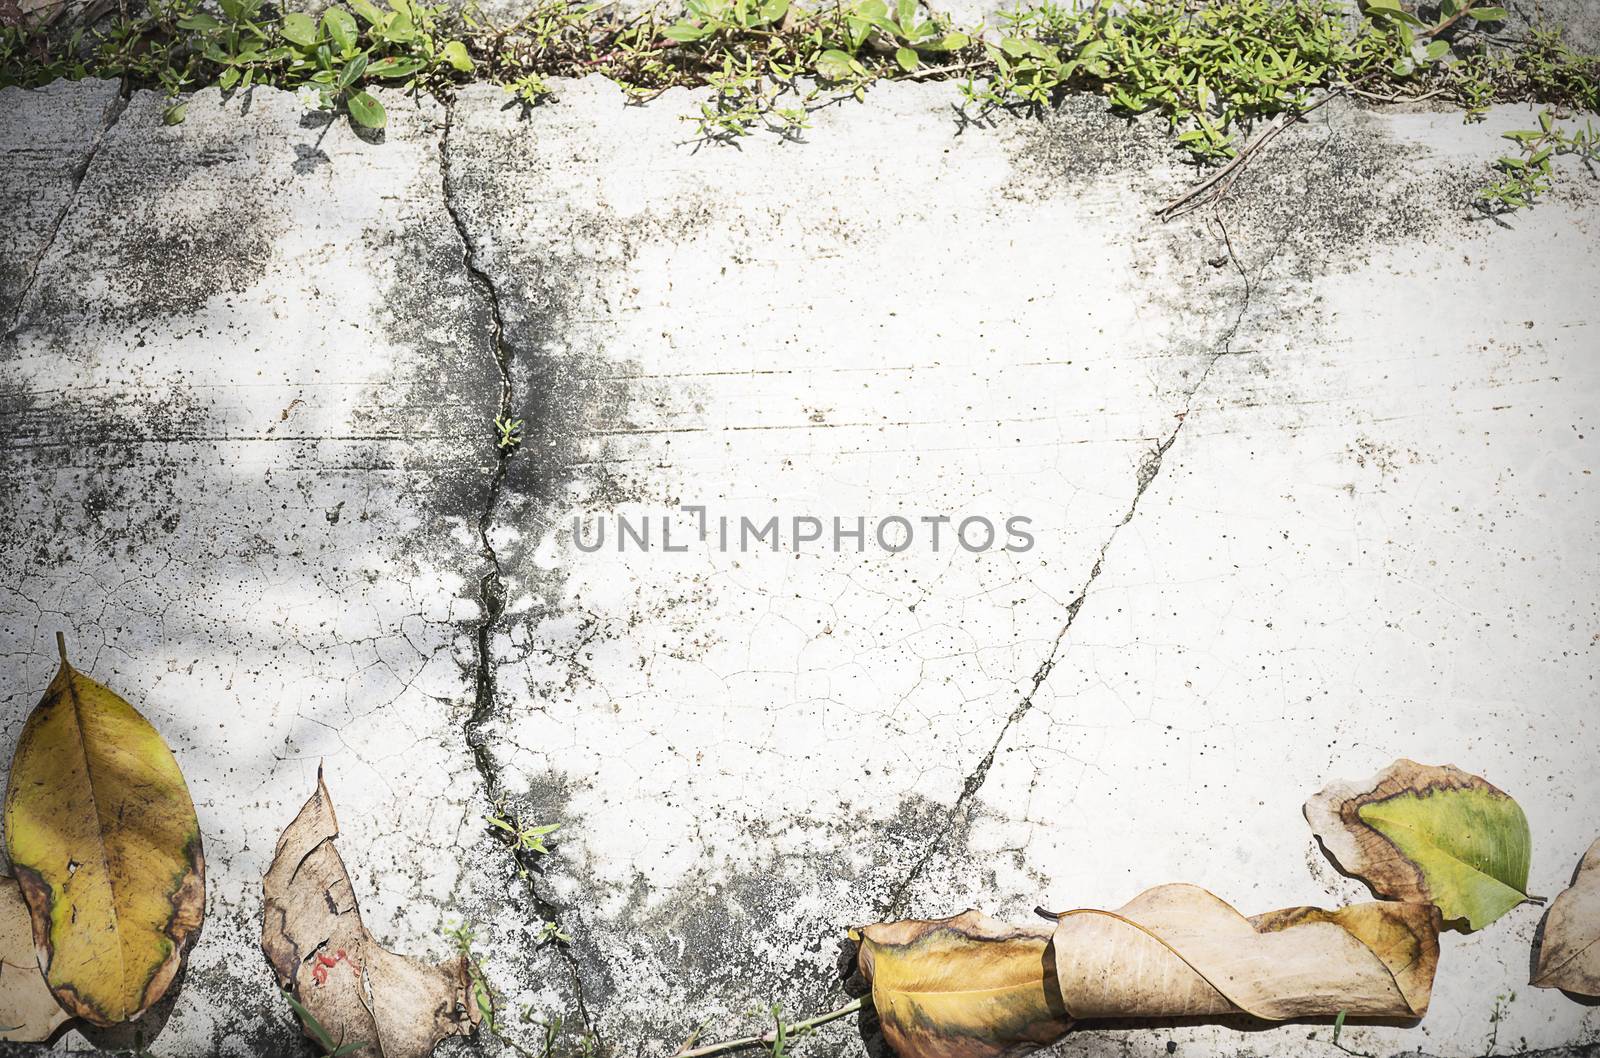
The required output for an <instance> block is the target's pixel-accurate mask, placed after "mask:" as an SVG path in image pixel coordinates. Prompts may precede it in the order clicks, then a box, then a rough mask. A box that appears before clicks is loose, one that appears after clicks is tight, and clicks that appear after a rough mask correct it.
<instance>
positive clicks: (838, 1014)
mask: <svg viewBox="0 0 1600 1058" xmlns="http://www.w3.org/2000/svg"><path fill="white" fill-rule="evenodd" d="M865 1002H866V997H865V996H862V997H860V998H858V999H852V1000H851V1001H850V1002H848V1003H846V1004H845V1005H844V1006H842V1007H840V1008H839V1009H838V1010H830V1011H828V1012H827V1013H826V1014H818V1015H817V1016H816V1017H814V1018H807V1019H806V1020H804V1021H797V1022H795V1023H794V1024H792V1025H785V1026H784V1034H785V1035H787V1036H791V1037H792V1036H794V1035H795V1034H796V1033H800V1032H807V1031H810V1030H811V1029H814V1028H816V1027H817V1026H819V1025H826V1024H827V1023H828V1022H830V1021H838V1020H839V1019H840V1018H842V1017H848V1016H849V1015H851V1014H854V1013H855V1012H856V1011H858V1010H860V1009H861V1008H862V1006H863V1005H864V1004H865ZM777 1039H778V1032H777V1030H776V1029H774V1030H773V1031H771V1032H765V1033H762V1034H761V1035H760V1036H742V1037H740V1038H739V1039H737V1040H728V1041H727V1042H725V1043H711V1044H707V1045H706V1046H704V1047H696V1048H695V1049H694V1050H692V1051H691V1050H686V1049H683V1048H680V1049H679V1050H678V1051H677V1053H676V1054H675V1055H674V1056H673V1058H706V1056H707V1055H712V1054H726V1053H727V1052H729V1051H743V1050H748V1049H749V1048H751V1047H771V1046H772V1045H773V1044H774V1043H775V1042H777ZM693 1042H694V1037H692V1036H691V1037H690V1038H689V1043H693ZM687 1046H688V1044H687V1043H686V1044H685V1045H684V1047H685V1048H686V1047H687Z"/></svg>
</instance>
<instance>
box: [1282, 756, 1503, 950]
mask: <svg viewBox="0 0 1600 1058" xmlns="http://www.w3.org/2000/svg"><path fill="white" fill-rule="evenodd" d="M1305 814H1306V820H1307V821H1308V822H1309V823H1310V824H1311V829H1312V830H1313V831H1314V832H1315V833H1316V835H1317V837H1318V838H1319V839H1321V841H1322V844H1323V846H1324V847H1325V848H1326V849H1327V850H1328V853H1329V854H1330V855H1331V856H1332V857H1333V858H1334V860H1335V861H1336V862H1337V863H1338V864H1339V866H1340V868H1341V869H1343V870H1344V871H1346V872H1347V873H1349V874H1353V875H1355V876H1356V877H1358V878H1361V879H1362V880H1363V881H1365V882H1366V883H1367V885H1368V886H1370V887H1371V888H1372V891H1373V892H1375V893H1377V894H1378V895H1379V896H1386V897H1390V898H1392V899H1395V900H1413V901H1428V902H1431V903H1433V904H1435V905H1437V906H1438V908H1439V910H1440V911H1441V912H1443V914H1444V917H1445V919H1446V920H1448V921H1465V922H1466V923H1467V925H1468V926H1469V928H1471V929H1482V928H1483V927H1484V926H1486V925H1488V924H1489V923H1491V922H1493V921H1494V920H1495V919H1497V918H1499V917H1500V916H1501V915H1503V914H1505V913H1506V912H1507V911H1509V910H1511V909H1512V908H1513V907H1516V906H1517V905H1518V904H1520V903H1522V902H1523V901H1525V900H1527V899H1528V894H1527V886H1528V864H1529V860H1530V858H1531V856H1532V847H1533V842H1532V838H1531V836H1530V835H1529V833H1528V819H1527V817H1526V816H1524V815H1523V814H1522V809H1521V807H1520V806H1518V804H1517V803H1516V802H1515V801H1513V800H1512V799H1511V797H1510V796H1509V795H1507V794H1506V793H1505V792H1504V791H1502V790H1499V789H1497V788H1495V787H1494V786H1491V785H1490V784H1489V783H1488V782H1486V781H1484V780H1483V779H1481V778H1479V777H1478V776H1476V775H1469V774H1468V773H1466V772H1464V771H1462V770H1461V769H1459V768H1456V767H1452V766H1450V765H1445V766H1443V767H1434V766H1431V765H1425V764H1418V763H1416V762H1415V761H1410V760H1403V759H1402V760H1398V761H1395V763H1394V764H1392V765H1390V766H1389V767H1388V768H1387V769H1385V770H1384V771H1383V772H1381V773H1380V774H1378V775H1377V776H1376V777H1374V778H1373V779H1371V780H1369V781H1367V782H1361V783H1335V784H1333V785H1332V786H1329V787H1328V788H1327V789H1325V790H1323V791H1322V792H1321V793H1319V794H1317V795H1316V796H1315V797H1313V798H1311V800H1309V801H1307V802H1306V806H1305Z"/></svg>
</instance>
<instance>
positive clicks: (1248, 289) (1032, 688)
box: [881, 212, 1277, 921]
mask: <svg viewBox="0 0 1600 1058" xmlns="http://www.w3.org/2000/svg"><path fill="white" fill-rule="evenodd" d="M1212 219H1213V220H1214V221H1215V222H1216V224H1217V226H1218V228H1220V229H1221V231H1222V238H1223V242H1224V244H1225V245H1226V246H1227V250H1228V259H1229V260H1230V261H1232V262H1233V265H1234V267H1235V268H1236V269H1237V270H1238V272H1239V275H1240V277H1241V278H1242V279H1243V281H1244V295H1243V297H1241V298H1240V300H1239V308H1238V311H1237V312H1236V313H1235V314H1234V318H1233V323H1231V324H1230V325H1229V326H1228V329H1227V330H1226V331H1225V332H1224V333H1223V335H1222V338H1221V340H1220V341H1219V342H1218V348H1217V349H1216V350H1215V351H1214V352H1212V353H1211V355H1210V356H1208V357H1207V358H1206V361H1205V366H1204V367H1203V368H1201V370H1200V377H1199V378H1197V379H1196V380H1195V383H1194V385H1192V386H1190V387H1189V389H1188V391H1187V392H1186V393H1185V394H1184V399H1183V410H1182V411H1181V412H1179V413H1178V424H1177V425H1176V426H1174V427H1173V428H1172V431H1171V432H1170V433H1169V434H1167V436H1166V437H1165V438H1163V439H1162V440H1161V441H1159V442H1158V443H1157V444H1156V447H1155V449H1154V450H1153V451H1152V452H1150V453H1149V454H1148V455H1147V456H1146V457H1145V458H1144V460H1143V461H1142V462H1140V464H1139V469H1138V472H1137V477H1136V486H1135V488H1134V493H1133V499H1132V501H1131V502H1129V504H1128V509H1127V510H1126V511H1124V512H1123V515H1122V519H1121V520H1120V521H1119V522H1117V524H1116V525H1114V526H1112V527H1111V532H1110V534H1109V535H1108V536H1107V537H1106V539H1105V541H1104V542H1103V543H1102V544H1101V545H1100V550H1099V552H1098V553H1097V554H1096V555H1095V560H1094V565H1093V566H1092V567H1090V569H1089V576H1088V577H1087V578H1086V579H1085V580H1084V582H1083V585H1082V586H1081V587H1080V588H1079V589H1078V594H1077V595H1076V596H1074V597H1073V599H1072V601H1071V602H1069V603H1068V604H1067V619H1066V621H1065V622H1063V623H1062V625H1061V629H1060V631H1058V632H1057V633H1056V635H1055V638H1054V639H1053V640H1052V641H1051V643H1050V649H1049V651H1048V652H1047V653H1046V654H1045V657H1044V660H1043V661H1042V662H1040V664H1039V667H1038V668H1037V669H1036V670H1034V673H1033V677H1032V678H1031V679H1030V681H1029V686H1028V690H1027V691H1026V693H1024V694H1023V696H1022V698H1021V699H1020V700H1019V701H1018V702H1017V704H1016V706H1015V708H1013V709H1012V710H1011V713H1010V714H1009V715H1008V716H1007V717H1006V719H1005V722H1004V723H1003V724H1001V725H1000V732H999V734H997V735H996V736H995V740H994V742H993V744H991V745H990V746H989V751H988V752H987V753H985V754H984V755H983V758H982V759H981V760H979V761H978V766H977V767H976V768H974V769H973V770H972V771H971V772H970V773H968V775H967V777H966V780H965V781H964V782H963V783H962V784H961V793H960V794H958V795H957V796H956V800H955V803H954V804H953V805H951V806H950V811H949V813H948V814H947V815H946V817H945V822H944V825H943V826H942V827H940V828H939V833H938V834H937V835H936V836H935V837H934V838H933V840H931V841H929V842H928V846H927V848H925V849H924V850H923V852H922V855H921V856H919V857H918V858H917V861H916V863H914V864H912V865H911V870H910V871H908V872H906V876H905V877H904V878H902V879H901V880H900V884H899V885H897V886H895V888H894V890H893V892H891V893H890V895H889V902H888V904H887V906H885V907H884V908H883V909H882V912H881V913H882V915H883V918H884V919H885V920H887V921H893V920H894V919H897V918H902V917H904V915H905V908H904V904H905V900H906V896H907V894H908V893H909V892H910V891H911V887H912V886H913V885H915V884H916V882H917V880H918V879H919V878H920V877H921V876H922V872H923V871H924V870H925V869H926V868H927V866H928V864H929V863H930V862H931V861H932V859H933V856H934V853H935V852H937V851H938V850H939V849H941V848H943V847H944V845H945V842H946V840H947V839H948V838H949V836H950V834H951V832H952V831H954V830H955V829H956V828H957V827H958V826H964V825H965V824H967V823H968V822H970V821H971V819H972V813H973V811H974V810H975V809H976V807H977V795H978V791H979V790H981V789H982V788H983V784H984V782H985V781H987V780H988V778H989V770H990V769H991V768H992V767H993V766H994V759H995V756H996V755H997V754H998V753H999V752H1000V747H1001V746H1003V745H1004V744H1005V741H1006V737H1007V736H1008V735H1009V734H1010V733H1011V729H1012V728H1013V727H1015V726H1016V725H1017V724H1018V723H1019V722H1020V721H1021V720H1022V718H1023V717H1025V716H1027V715H1028V713H1029V712H1031V711H1032V710H1033V702H1034V698H1035V697H1036V696H1037V695H1038V693H1039V688H1041V687H1043V686H1044V681H1045V680H1047V679H1048V678H1049V677H1050V672H1051V670H1052V669H1054V668H1055V666H1056V660H1057V658H1058V657H1059V656H1060V653H1061V644H1062V643H1063V642H1064V641H1065V640H1066V638H1067V633H1068V632H1070V631H1071V630H1072V625H1073V622H1075V621H1076V620H1077V619H1078V614H1079V612H1080V611H1082V609H1083V606H1084V603H1085V602H1087V601H1088V597H1089V589H1090V588H1092V587H1093V586H1094V582H1095V581H1096V580H1098V579H1099V577H1100V573H1101V571H1102V570H1103V569H1104V567H1105V561H1106V556H1107V555H1108V554H1109V553H1110V552H1111V547H1112V545H1113V544H1115V543H1116V540H1117V536H1118V534H1120V533H1121V532H1122V530H1123V527H1125V526H1126V525H1127V524H1128V523H1129V522H1131V521H1133V516H1134V515H1135V514H1136V513H1137V512H1138V510H1139V501H1140V500H1141V499H1143V498H1144V494H1145V491H1146V490H1147V489H1149V487H1150V484H1151V483H1152V482H1153V481H1155V479H1156V477H1157V475H1159V474H1160V473H1161V464H1162V460H1163V459H1165V458H1166V455H1167V452H1168V450H1170V449H1171V448H1172V446H1173V445H1174V444H1175V443H1177V440H1178V435H1179V434H1180V433H1182V432H1183V426H1184V424H1185V423H1186V422H1188V421H1189V412H1190V411H1191V410H1192V409H1193V407H1194V401H1195V398H1196V397H1197V396H1198V395H1199V393H1200V390H1201V389H1202V388H1203V387H1204V386H1205V384H1206V380H1207V379H1208V378H1210V377H1211V371H1212V369H1213V368H1215V367H1216V365H1217V361H1219V360H1221V359H1222V358H1223V357H1225V356H1229V355H1231V354H1232V353H1233V340H1234V338H1235V337H1236V336H1237V335H1238V333H1239V329H1240V327H1242V326H1243V325H1244V318H1245V315H1246V313H1248V312H1249V311H1250V302H1251V299H1252V298H1253V296H1254V294H1255V283H1254V282H1252V281H1251V278H1250V274H1249V273H1248V272H1247V271H1246V270H1245V267H1244V265H1243V263H1241V262H1240V260H1239V258H1238V255H1236V254H1235V253H1234V250H1233V241H1232V239H1230V238H1229V236H1228V230H1227V228H1226V227H1225V226H1224V225H1223V223H1222V219H1221V218H1220V217H1219V216H1217V215H1216V214H1215V212H1213V215H1212ZM1276 255H1277V254H1276V250H1274V253H1273V255H1272V256H1271V257H1269V258H1268V260H1267V261H1266V262H1265V263H1263V265H1262V270H1264V269H1265V268H1266V266H1267V265H1268V264H1270V263H1271V262H1272V260H1273V259H1275V258H1276Z"/></svg>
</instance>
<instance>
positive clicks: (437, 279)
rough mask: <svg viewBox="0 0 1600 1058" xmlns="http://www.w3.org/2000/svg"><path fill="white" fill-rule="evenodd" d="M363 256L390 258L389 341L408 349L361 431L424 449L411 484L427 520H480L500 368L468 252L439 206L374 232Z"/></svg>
mask: <svg viewBox="0 0 1600 1058" xmlns="http://www.w3.org/2000/svg"><path fill="white" fill-rule="evenodd" d="M362 242H363V245H364V252H366V253H368V254H370V255H371V257H372V259H373V260H380V261H384V262H386V267H385V281H384V293H383V299H382V302H383V312H382V315H381V317H380V320H379V323H380V326H381V328H382V330H383V333H384V335H385V337H386V338H387V339H388V340H389V341H390V342H392V343H393V344H394V345H395V346H397V347H399V348H401V349H405V350H407V351H408V352H407V355H405V356H403V357H400V358H399V359H398V362H397V365H396V369H395V374H394V377H393V378H391V379H389V380H387V381H386V382H385V383H384V384H383V385H382V386H381V387H377V388H375V389H374V390H373V392H372V394H371V398H370V399H369V400H367V401H365V402H364V403H363V404H362V406H361V407H360V408H358V409H357V411H356V414H355V420H354V426H355V429H356V431H357V432H358V433H362V434H367V435H371V436H375V437H397V438H406V439H408V440H410V441H412V442H414V443H415V445H416V447H417V448H419V449H420V450H421V451H422V452H423V453H426V456H425V459H424V461H425V463H426V466H425V467H423V468H419V469H425V470H426V471H427V472H426V473H423V474H421V475H418V476H417V478H416V479H415V480H414V481H413V482H412V483H411V485H410V487H411V488H412V489H413V490H414V492H413V494H412V496H413V498H414V499H415V500H416V502H417V504H418V507H419V509H420V510H421V511H423V512H424V514H425V516H427V517H429V518H431V519H442V520H450V521H457V522H463V521H464V522H465V523H467V524H469V525H476V524H477V523H478V521H479V519H481V518H482V516H483V510H484V506H485V505H486V504H487V503H488V502H489V494H490V489H491V482H492V479H493V477H494V472H495V462H496V453H495V429H494V421H493V420H494V416H495V412H496V409H497V408H498V407H499V403H500V373H499V369H498V368H497V367H496V365H495V354H494V351H493V350H492V349H491V348H490V342H489V333H490V325H491V319H492V315H491V310H490V306H489V305H488V304H486V303H485V299H484V298H482V297H480V296H479V294H478V292H477V291H476V290H474V289H473V287H472V284H471V282H470V280H469V278H468V273H467V270H466V267H465V264H464V258H463V252H464V248H463V247H462V245H461V241H460V239H459V237H458V236H457V233H456V231H455V229H454V226H453V225H452V224H451V223H450V221H449V218H448V216H447V215H446V214H445V213H444V211H443V209H442V208H441V209H440V210H438V211H437V212H433V211H430V212H429V213H427V214H426V215H425V216H422V217H417V218H415V219H414V220H413V221H412V223H410V224H408V225H407V226H406V227H405V228H404V230H403V231H400V232H395V231H393V230H390V229H388V228H375V229H373V230H371V231H369V232H368V233H367V234H366V236H365V237H364V238H363V240H362Z"/></svg>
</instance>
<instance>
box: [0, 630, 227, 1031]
mask: <svg viewBox="0 0 1600 1058" xmlns="http://www.w3.org/2000/svg"><path fill="white" fill-rule="evenodd" d="M58 642H59V640H58ZM5 827H6V850H7V852H8V853H10V856H11V863H12V866H13V869H14V870H15V871H16V874H17V881H18V882H19V883H20V885H21V887H22V894H23V896H24V897H25V898H26V900H27V902H28V909H29V911H30V912H31V913H32V918H33V939H34V945H35V947H36V948H37V949H38V959H39V966H40V969H42V970H43V971H44V976H45V981H46V983H47V984H48V985H49V986H50V990H51V991H52V992H53V993H54V994H55V997H56V999H57V1000H59V1001H60V1003H61V1005H62V1006H63V1007H65V1008H66V1009H67V1011H68V1012H69V1013H71V1014H73V1015H75V1016H77V1017H81V1018H83V1019H84V1020H86V1021H89V1022H91V1023H93V1024H95V1025H102V1026H106V1025H116V1024H120V1023H122V1022H125V1021H131V1020H132V1019H134V1018H136V1017H138V1016H139V1015H140V1014H142V1013H143V1012H144V1011H145V1010H146V1009H148V1008H149V1007H150V1006H151V1004H153V1003H155V1002H156V1001H157V1000H159V999H160V998H161V997H162V996H163V995H164V994H165V993H166V991H167V989H168V988H169V987H170V986H171V984H172V982H173V980H174V978H175V977H176V976H177V973H178V968H179V966H180V965H181V963H182V959H183V954H184V952H185V951H186V950H187V949H188V947H189V944H190V943H191V942H192V941H193V940H194V937H195V934H196V932H197V931H198V930H199V928H200V921H201V919H202V918H203V917H204V915H205V857H204V854H203V853H202V851H201V843H200V825H199V823H198V821H197V820H196V818H195V812H194V802H192V801H191V800H190V799H189V789H188V787H187V786H185V785H184V781H183V773H182V772H180V771H179V770H178V762H177V761H176V760H175V759H174V758H173V756H172V751H171V750H170V749H168V748H167V744H166V743H165V742H163V741H162V740H161V736H160V735H159V734H157V733H156V730H155V728H153V727H151V726H150V723H149V721H147V720H145V718H144V717H142V716H140V715H139V713H138V712H137V711H136V710H135V709H134V708H133V706H131V705H129V704H128V703H127V702H125V701H123V700H122V698H120V697H118V696H117V695H116V694H115V693H114V692H112V691H111V690H109V689H108V688H106V687H103V686H101V685H100V684H98V683H96V682H95V681H94V680H91V679H89V678H88V677H87V676H85V675H83V674H82V673H80V672H78V671H76V670H75V669H73V667H72V666H71V665H69V664H67V660H66V650H65V648H64V647H63V649H62V658H61V668H60V670H59V671H58V672H57V673H56V676H55V679H53V680H52V681H51V682H50V686H49V687H48V688H46V690H45V692H44V698H43V699H41V700H40V702H39V705H38V707H37V708H35V709H34V711H33V714H32V715H31V716H29V717H28V721H27V723H26V724H24V725H23V728H22V736H21V738H20V739H19V740H18V742H17V749H16V755H15V756H14V757H13V758H12V761H11V781H10V784H9V785H8V786H7V788H6V801H5Z"/></svg>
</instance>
